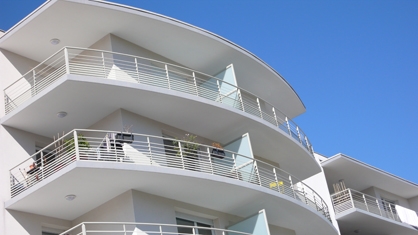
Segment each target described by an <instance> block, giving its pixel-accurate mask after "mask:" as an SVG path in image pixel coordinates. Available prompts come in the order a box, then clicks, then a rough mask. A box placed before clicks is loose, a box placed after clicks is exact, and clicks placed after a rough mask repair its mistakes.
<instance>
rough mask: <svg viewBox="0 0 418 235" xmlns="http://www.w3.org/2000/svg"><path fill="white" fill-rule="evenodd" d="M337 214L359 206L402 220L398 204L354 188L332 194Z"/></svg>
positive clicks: (383, 215) (395, 219)
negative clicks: (397, 207)
mask: <svg viewBox="0 0 418 235" xmlns="http://www.w3.org/2000/svg"><path fill="white" fill-rule="evenodd" d="M331 200H332V204H333V206H334V210H335V214H338V213H341V212H344V211H346V210H349V209H352V208H357V209H361V210H365V211H367V212H370V213H373V214H376V215H378V216H382V217H385V218H388V219H391V220H394V221H397V222H402V221H401V220H400V218H399V215H398V213H397V211H396V205H395V204H393V203H390V202H387V201H385V200H381V199H379V198H376V197H373V196H370V195H367V194H364V193H362V192H359V191H356V190H354V189H350V188H348V189H345V190H343V191H340V192H337V193H334V194H333V195H331Z"/></svg>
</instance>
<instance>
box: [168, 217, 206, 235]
mask: <svg viewBox="0 0 418 235" xmlns="http://www.w3.org/2000/svg"><path fill="white" fill-rule="evenodd" d="M176 223H177V225H184V226H196V227H206V228H212V227H213V221H212V220H210V219H206V218H201V217H197V216H193V215H189V214H185V213H181V212H176ZM177 231H178V233H179V234H199V235H200V234H202V235H213V234H212V230H210V229H203V228H200V229H199V228H197V229H195V231H194V233H193V228H184V227H177Z"/></svg>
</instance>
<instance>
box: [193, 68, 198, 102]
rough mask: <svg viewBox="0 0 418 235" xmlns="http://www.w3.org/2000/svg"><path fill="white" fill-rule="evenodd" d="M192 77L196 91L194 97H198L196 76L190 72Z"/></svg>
mask: <svg viewBox="0 0 418 235" xmlns="http://www.w3.org/2000/svg"><path fill="white" fill-rule="evenodd" d="M192 75H193V83H194V87H195V89H196V96H199V90H198V89H197V82H196V75H195V74H194V72H192Z"/></svg>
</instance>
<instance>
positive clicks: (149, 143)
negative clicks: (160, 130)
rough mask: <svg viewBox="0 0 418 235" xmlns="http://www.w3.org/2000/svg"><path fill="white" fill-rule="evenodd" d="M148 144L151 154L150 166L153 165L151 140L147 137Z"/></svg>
mask: <svg viewBox="0 0 418 235" xmlns="http://www.w3.org/2000/svg"><path fill="white" fill-rule="evenodd" d="M147 142H148V152H149V159H150V164H151V165H152V152H151V142H150V140H149V136H147Z"/></svg>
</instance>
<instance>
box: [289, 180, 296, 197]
mask: <svg viewBox="0 0 418 235" xmlns="http://www.w3.org/2000/svg"><path fill="white" fill-rule="evenodd" d="M289 181H290V185H291V186H292V192H293V198H294V199H296V192H295V185H294V184H293V181H292V176H291V175H289Z"/></svg>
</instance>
